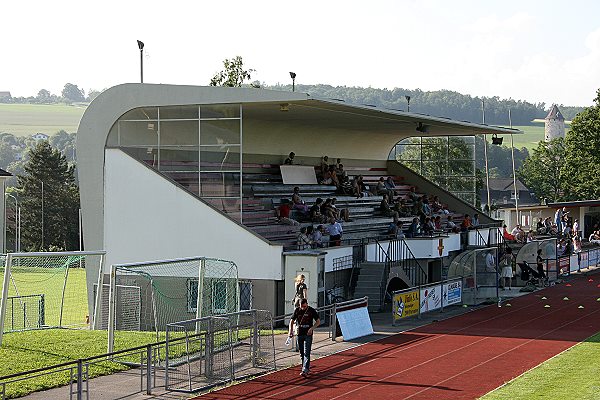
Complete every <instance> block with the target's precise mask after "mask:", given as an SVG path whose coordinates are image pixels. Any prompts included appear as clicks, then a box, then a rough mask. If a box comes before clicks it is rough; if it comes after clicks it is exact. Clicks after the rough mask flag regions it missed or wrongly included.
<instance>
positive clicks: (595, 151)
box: [562, 89, 600, 200]
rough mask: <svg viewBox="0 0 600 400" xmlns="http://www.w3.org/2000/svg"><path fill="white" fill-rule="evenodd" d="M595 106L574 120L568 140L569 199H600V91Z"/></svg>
mask: <svg viewBox="0 0 600 400" xmlns="http://www.w3.org/2000/svg"><path fill="white" fill-rule="evenodd" d="M594 102H595V105H593V106H591V107H588V108H586V109H585V110H584V111H582V112H581V113H579V114H577V116H576V117H575V118H574V119H573V122H572V123H571V130H570V131H569V133H568V134H567V136H566V138H565V154H564V162H563V168H562V172H563V174H564V176H565V177H566V179H565V193H566V199H567V200H590V199H598V198H600V174H598V171H596V169H597V166H598V165H600V89H598V91H597V92H596V98H595V99H594Z"/></svg>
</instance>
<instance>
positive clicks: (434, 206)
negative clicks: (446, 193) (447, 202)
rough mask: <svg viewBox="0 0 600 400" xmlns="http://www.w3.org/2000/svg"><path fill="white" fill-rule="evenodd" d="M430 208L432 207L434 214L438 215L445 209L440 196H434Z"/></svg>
mask: <svg viewBox="0 0 600 400" xmlns="http://www.w3.org/2000/svg"><path fill="white" fill-rule="evenodd" d="M429 207H431V211H432V212H433V213H438V212H440V211H441V210H442V209H443V208H444V206H443V205H442V203H440V198H439V197H438V196H433V198H432V199H431V200H430V201H429Z"/></svg>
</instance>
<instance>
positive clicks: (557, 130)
mask: <svg viewBox="0 0 600 400" xmlns="http://www.w3.org/2000/svg"><path fill="white" fill-rule="evenodd" d="M559 137H562V138H564V137H565V117H563V115H562V114H561V112H560V110H559V109H558V107H557V106H556V104H553V105H552V108H551V109H550V112H549V113H548V115H547V116H546V123H545V127H544V140H545V141H546V142H549V141H551V140H552V139H556V138H559Z"/></svg>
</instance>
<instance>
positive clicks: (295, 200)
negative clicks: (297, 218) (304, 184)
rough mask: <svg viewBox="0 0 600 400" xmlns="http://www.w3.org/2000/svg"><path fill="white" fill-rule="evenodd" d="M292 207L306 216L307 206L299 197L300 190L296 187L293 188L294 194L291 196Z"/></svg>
mask: <svg viewBox="0 0 600 400" xmlns="http://www.w3.org/2000/svg"><path fill="white" fill-rule="evenodd" d="M292 207H293V208H294V209H296V210H300V211H301V212H302V213H304V214H306V213H307V212H308V206H307V205H306V203H304V200H302V197H301V196H300V188H299V187H298V186H296V187H294V193H293V194H292Z"/></svg>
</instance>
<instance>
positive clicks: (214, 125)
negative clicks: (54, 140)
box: [106, 104, 243, 222]
mask: <svg viewBox="0 0 600 400" xmlns="http://www.w3.org/2000/svg"><path fill="white" fill-rule="evenodd" d="M106 146H107V147H110V148H120V149H122V150H123V151H125V152H126V153H127V154H129V155H130V156H132V157H134V158H135V159H137V160H138V161H140V162H143V163H145V164H146V165H148V166H150V167H151V168H154V169H155V170H157V171H158V172H159V173H161V174H163V175H165V176H167V177H169V178H170V179H172V180H174V181H175V182H177V183H178V184H179V185H181V186H183V187H184V188H185V189H187V190H188V191H190V192H192V193H194V194H196V195H197V196H199V197H201V198H203V199H204V200H206V201H207V202H209V203H210V204H212V205H213V206H215V207H216V208H218V209H219V210H221V211H223V212H225V213H227V214H229V215H230V216H231V217H232V218H234V219H236V220H238V221H240V222H241V219H242V215H241V211H242V207H241V204H242V201H241V200H242V185H241V179H242V154H243V153H242V106H241V105H240V104H211V105H202V104H199V105H185V106H165V107H142V108H136V109H134V110H131V111H128V112H127V113H125V114H124V115H123V116H121V118H119V120H118V121H117V122H115V124H114V125H113V126H112V128H111V130H110V133H109V136H108V139H107V142H106Z"/></svg>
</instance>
